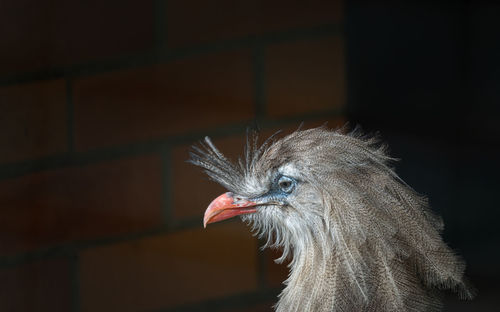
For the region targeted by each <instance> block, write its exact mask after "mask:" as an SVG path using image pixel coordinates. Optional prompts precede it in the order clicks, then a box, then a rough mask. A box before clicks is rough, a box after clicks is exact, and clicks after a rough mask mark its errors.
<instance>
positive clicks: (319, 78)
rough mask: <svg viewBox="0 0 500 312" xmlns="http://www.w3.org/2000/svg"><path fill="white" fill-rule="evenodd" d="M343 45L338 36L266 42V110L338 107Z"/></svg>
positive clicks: (342, 87) (304, 110)
mask: <svg viewBox="0 0 500 312" xmlns="http://www.w3.org/2000/svg"><path fill="white" fill-rule="evenodd" d="M343 48H344V47H343V41H342V39H341V38H340V37H331V38H326V39H321V40H307V41H300V42H292V43H281V44H275V45H271V46H269V48H268V49H267V50H266V63H265V64H266V65H265V66H266V69H265V72H266V78H265V79H266V82H267V85H266V95H267V97H266V101H267V114H268V115H269V116H271V117H282V116H290V115H299V114H304V113H314V112H321V111H326V110H333V109H339V108H341V107H342V106H343V105H344V102H345V77H344V65H343V64H344V56H343Z"/></svg>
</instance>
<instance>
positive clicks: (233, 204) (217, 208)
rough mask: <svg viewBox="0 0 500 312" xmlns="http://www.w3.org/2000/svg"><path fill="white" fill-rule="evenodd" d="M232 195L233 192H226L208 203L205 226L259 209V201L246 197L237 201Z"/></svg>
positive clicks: (204, 218) (204, 219)
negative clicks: (246, 198)
mask: <svg viewBox="0 0 500 312" xmlns="http://www.w3.org/2000/svg"><path fill="white" fill-rule="evenodd" d="M232 195H233V194H232V193H230V192H228V193H224V194H222V195H220V196H219V197H217V198H216V199H214V200H213V201H212V202H211V203H210V205H208V208H207V210H205V216H204V217H203V226H204V227H207V224H209V223H214V222H218V221H222V220H226V219H229V218H232V217H235V216H238V215H241V214H245V213H254V212H256V211H257V208H255V206H257V203H254V202H252V201H249V200H245V199H242V200H238V201H235V200H234V198H233V196H232Z"/></svg>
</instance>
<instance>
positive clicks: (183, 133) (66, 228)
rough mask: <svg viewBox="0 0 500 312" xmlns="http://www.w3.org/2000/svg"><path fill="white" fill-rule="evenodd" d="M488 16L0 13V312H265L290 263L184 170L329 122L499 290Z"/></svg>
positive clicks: (228, 4)
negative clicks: (259, 140) (248, 141)
mask: <svg viewBox="0 0 500 312" xmlns="http://www.w3.org/2000/svg"><path fill="white" fill-rule="evenodd" d="M499 16H500V5H498V4H495V3H493V2H486V1H474V2H473V1H454V2H438V1H433V2H431V1H402V2H399V3H397V4H394V3H389V2H382V1H364V2H362V1H344V2H341V1H308V2H305V1H257V0H254V1H229V0H214V1H196V0H192V1H185V0H177V1H175V0H168V1H167V0H156V1H141V2H138V1H105V2H103V1H86V2H85V3H81V2H77V1H60V0H52V1H43V2H40V1H28V0H25V1H16V2H14V1H12V2H10V3H7V2H3V3H2V4H0V38H2V49H1V50H0V129H1V130H2V131H0V280H1V283H0V310H2V311H168V312H171V311H270V310H271V309H270V307H271V306H272V305H273V303H274V302H276V295H277V294H278V293H279V292H280V289H281V287H282V286H281V282H282V281H283V280H284V279H285V278H286V274H287V271H286V267H285V266H284V265H281V266H280V265H276V264H274V263H273V261H272V259H274V258H276V257H277V253H275V252H272V251H268V250H266V251H260V249H259V245H260V244H262V242H258V241H257V240H256V239H255V238H253V237H252V236H251V234H250V233H249V230H248V229H247V228H246V227H245V226H244V225H242V224H241V223H240V222H239V221H238V220H233V221H228V222H224V223H220V224H214V225H211V226H209V227H208V228H207V229H203V228H202V224H201V218H202V215H203V211H204V209H205V208H206V206H207V205H208V203H209V202H210V201H211V200H212V199H213V198H215V197H216V196H217V195H219V193H221V192H223V191H224V190H223V189H222V188H220V187H219V186H217V185H214V184H213V183H211V182H209V181H207V179H206V178H205V177H204V176H203V174H202V173H201V172H200V171H199V170H198V169H197V168H193V167H192V166H190V165H189V164H186V163H185V160H186V159H187V157H188V150H189V146H190V145H191V144H193V143H195V142H197V141H198V140H200V139H202V138H203V137H204V136H205V135H210V136H211V137H212V138H213V139H214V141H215V142H216V144H217V145H218V146H220V148H221V149H222V150H223V151H224V152H226V153H227V154H228V155H230V156H231V157H236V156H237V155H238V154H240V153H241V151H242V144H243V141H244V134H245V130H246V128H247V127H248V126H255V125H257V126H258V127H259V128H261V129H262V132H263V135H264V136H266V135H269V134H270V133H272V132H274V131H276V130H277V129H284V132H285V133H286V132H289V131H292V130H293V129H295V128H297V127H298V125H299V124H300V123H301V122H304V123H305V127H310V126H315V125H320V124H323V123H324V122H328V125H329V126H330V127H337V126H340V125H342V124H344V123H345V122H349V123H350V124H351V125H355V124H359V125H361V126H362V128H363V129H364V130H365V131H366V132H369V133H374V132H379V133H380V136H381V138H382V139H383V140H384V141H386V142H387V143H388V144H389V146H390V150H391V155H392V156H394V157H397V158H400V159H401V161H399V162H398V163H397V164H396V170H397V172H398V174H400V176H401V177H402V178H403V179H404V180H405V181H406V182H407V183H408V184H410V185H411V186H413V187H414V188H415V189H416V190H417V191H418V192H420V193H422V194H426V195H427V196H428V197H429V200H430V203H431V206H432V208H433V209H434V210H435V211H436V212H437V213H439V214H440V215H442V216H443V218H444V221H445V225H446V227H445V232H444V234H443V235H444V238H445V241H446V242H448V243H449V245H450V246H451V247H452V248H453V249H454V250H456V251H457V252H458V253H459V254H461V255H462V256H463V257H464V258H465V260H466V262H467V275H468V276H469V278H470V279H471V281H472V282H473V284H474V285H475V286H476V287H477V288H478V291H479V295H478V297H477V298H476V299H475V300H474V301H472V302H461V301H459V300H458V299H456V296H454V295H453V294H447V295H446V297H445V303H446V306H445V307H446V309H445V310H446V311H493V310H495V309H496V302H495V301H496V300H495V299H496V296H498V295H500V287H499V286H498V281H499V278H500V270H499V269H498V266H497V263H498V261H499V260H500V257H499V256H500V252H499V251H498V245H499V237H500V227H499V226H498V217H499V216H500V212H498V210H499V209H498V208H499V205H498V204H497V202H496V197H495V195H496V193H497V192H498V190H497V188H498V186H499V185H500V183H498V182H497V180H496V179H497V177H498V176H499V175H500V166H499V165H498V159H500V157H499V156H500V125H499V123H498V118H499V116H500V114H499V113H500V112H499V110H500V108H499V106H500V105H499V103H500V95H499V94H500V60H499V57H498V56H499V55H500V40H498V39H499V38H500V19H499Z"/></svg>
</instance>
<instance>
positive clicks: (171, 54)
mask: <svg viewBox="0 0 500 312" xmlns="http://www.w3.org/2000/svg"><path fill="white" fill-rule="evenodd" d="M158 1H160V0H158ZM159 6H160V7H164V8H165V10H166V9H168V8H167V7H166V6H167V3H166V2H165V3H163V4H162V3H160V2H159ZM158 14H159V13H158ZM158 24H159V25H157V26H155V28H157V27H163V26H162V24H164V21H159V22H158ZM341 30H342V25H341V24H338V23H332V24H325V25H320V26H316V27H309V28H299V29H290V30H287V31H282V32H277V33H269V34H263V35H259V36H258V37H257V38H258V40H260V41H261V42H263V43H264V44H270V43H280V42H288V41H295V40H313V39H315V38H322V37H327V36H342V31H341ZM162 32H164V36H165V38H164V39H161V40H160V38H159V37H160V36H163V35H162ZM155 37H157V38H156V39H155V40H160V41H158V42H157V44H160V45H161V47H162V49H161V50H162V51H161V53H160V55H158V52H157V51H156V49H155V48H153V50H154V51H145V52H142V53H137V54H129V55H128V56H123V57H117V58H114V59H111V60H109V59H100V60H94V61H90V62H86V63H79V64H73V65H70V66H66V67H53V68H45V69H43V70H38V71H33V72H26V73H21V74H14V75H11V76H7V77H4V78H0V87H1V86H8V85H13V84H21V83H29V82H35V81H42V80H51V79H59V78H64V77H66V76H68V75H69V76H71V77H74V78H76V77H86V76H91V75H97V74H100V73H105V72H112V71H118V70H126V69H132V68H135V67H139V66H149V65H153V64H157V63H158V62H159V61H160V62H162V63H163V62H171V61H175V60H178V59H184V58H188V57H192V56H196V55H200V54H204V53H213V52H220V51H227V50H233V49H241V48H251V47H253V46H254V44H255V40H256V36H255V35H248V36H244V37H240V38H235V39H228V40H222V41H215V42H210V43H207V44H199V45H196V46H192V47H186V48H177V49H174V50H170V51H168V49H167V45H168V38H167V36H166V25H165V27H164V30H162V31H161V32H160V31H159V32H158V33H156V32H155Z"/></svg>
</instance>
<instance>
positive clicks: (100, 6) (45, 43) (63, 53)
mask: <svg viewBox="0 0 500 312" xmlns="http://www.w3.org/2000/svg"><path fill="white" fill-rule="evenodd" d="M0 37H1V38H2V46H4V47H8V48H4V49H2V50H1V52H0V55H1V57H0V75H8V74H13V73H18V72H29V71H38V70H43V69H47V68H53V67H60V66H67V65H71V64H78V63H84V62H89V61H93V60H104V59H107V58H110V57H114V56H124V55H129V54H134V53H138V52H144V51H147V50H150V49H151V48H152V47H153V4H152V1H140V2H135V1H85V2H81V1H76V0H70V1H64V0H52V1H50V4H47V2H37V1H35V2H33V1H29V0H21V1H11V2H8V3H7V2H6V3H4V4H3V5H2V10H0Z"/></svg>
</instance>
